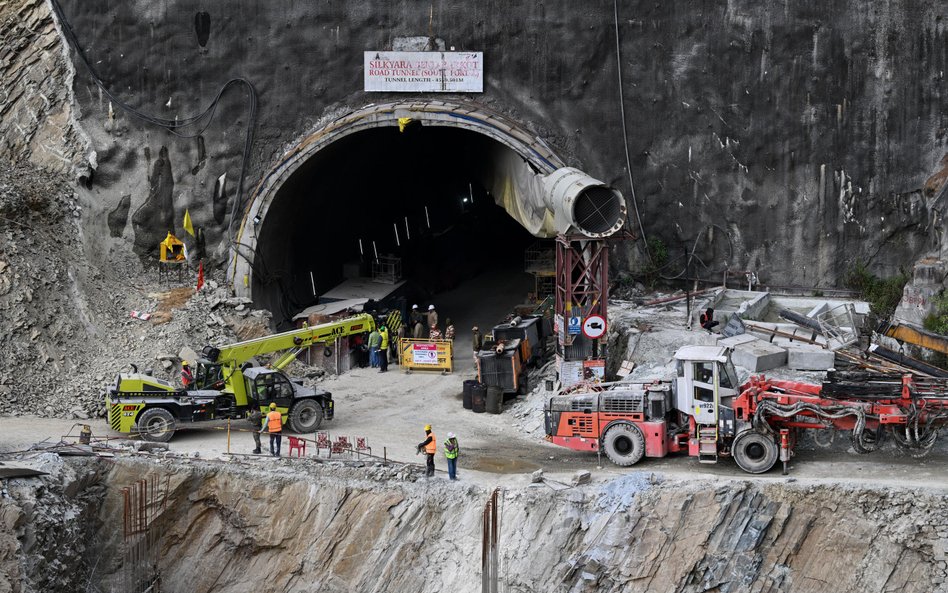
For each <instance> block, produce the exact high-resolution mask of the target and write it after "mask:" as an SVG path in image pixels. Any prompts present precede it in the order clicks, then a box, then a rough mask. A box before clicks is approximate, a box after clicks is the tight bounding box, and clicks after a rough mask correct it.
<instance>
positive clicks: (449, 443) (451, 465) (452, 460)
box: [444, 432, 461, 480]
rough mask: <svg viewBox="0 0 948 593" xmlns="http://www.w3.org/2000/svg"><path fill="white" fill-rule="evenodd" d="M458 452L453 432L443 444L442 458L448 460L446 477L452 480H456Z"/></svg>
mask: <svg viewBox="0 0 948 593" xmlns="http://www.w3.org/2000/svg"><path fill="white" fill-rule="evenodd" d="M460 452H461V447H460V446H459V445H458V438H457V437H456V436H455V435H454V433H453V432H449V433H448V440H446V441H445V442H444V457H445V459H447V460H448V477H449V478H450V479H452V480H457V479H458V453H460Z"/></svg>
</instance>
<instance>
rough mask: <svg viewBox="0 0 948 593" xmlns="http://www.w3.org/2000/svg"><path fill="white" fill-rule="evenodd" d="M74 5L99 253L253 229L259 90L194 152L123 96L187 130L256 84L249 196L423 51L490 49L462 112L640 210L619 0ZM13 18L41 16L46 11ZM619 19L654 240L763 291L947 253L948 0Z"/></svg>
mask: <svg viewBox="0 0 948 593" xmlns="http://www.w3.org/2000/svg"><path fill="white" fill-rule="evenodd" d="M60 1H61V3H62V5H63V10H64V14H65V16H66V21H67V23H68V26H69V27H71V29H72V30H73V31H74V32H75V35H76V38H77V40H78V43H79V44H80V46H81V48H82V51H83V52H84V53H85V55H86V56H87V57H88V60H89V63H90V64H92V65H93V67H94V68H95V70H96V72H97V73H98V76H100V77H101V79H102V81H103V84H104V85H105V87H106V88H107V89H109V90H110V91H111V92H112V93H113V94H114V98H113V99H110V98H109V97H108V96H107V95H106V94H105V93H104V92H103V91H102V89H100V88H97V87H96V86H95V85H94V84H93V83H92V80H91V77H90V74H89V72H88V71H86V69H85V67H84V66H83V65H82V63H81V62H80V61H79V60H78V59H77V58H76V54H75V52H73V53H72V56H73V62H74V63H75V65H76V72H77V74H76V77H75V79H74V82H73V88H72V90H73V91H74V92H75V99H76V101H77V103H78V105H76V106H74V108H78V111H80V112H81V116H82V117H81V123H82V128H83V129H84V130H86V131H87V132H88V133H89V136H90V137H91V139H92V147H93V148H94V150H95V156H96V158H95V159H94V160H93V162H94V163H95V164H96V166H97V169H96V172H95V175H94V178H93V182H92V183H91V185H90V187H89V188H88V189H86V190H83V199H84V201H85V202H86V204H84V206H85V208H86V212H87V214H88V216H87V220H86V222H87V224H88V225H89V227H90V229H89V231H90V232H88V233H87V234H86V241H87V243H88V244H89V245H90V247H91V248H92V249H93V250H94V251H95V252H108V251H109V249H108V248H107V247H108V246H110V245H111V246H115V245H118V246H122V247H123V248H125V249H127V248H128V246H129V245H132V244H133V245H134V246H135V248H136V250H137V251H138V252H139V253H143V252H146V251H148V250H149V249H152V248H153V246H154V244H155V242H156V237H159V236H160V235H163V233H164V229H165V227H166V225H167V224H168V221H172V223H173V224H174V225H175V226H177V227H179V228H180V224H181V220H182V215H183V213H184V211H185V209H189V210H190V212H191V215H192V218H193V219H194V221H195V224H196V225H198V226H201V227H204V228H205V230H206V232H207V237H208V246H209V249H210V250H211V251H212V252H216V253H218V254H223V253H224V252H225V251H226V248H227V247H228V241H227V237H228V236H230V234H232V232H233V231H232V229H233V226H234V225H233V219H234V217H235V215H236V217H237V218H239V215H240V209H239V208H237V209H235V204H234V200H235V197H236V189H237V186H238V183H237V180H238V179H239V176H240V155H241V151H242V150H243V142H244V134H245V131H246V129H247V125H248V118H249V103H248V101H249V99H248V93H247V90H246V87H245V86H240V85H233V86H231V87H229V88H228V89H227V90H226V91H225V92H224V93H223V95H222V96H221V98H220V103H219V104H218V105H217V108H216V111H215V112H214V117H213V119H211V120H202V121H201V122H199V125H196V126H193V127H190V128H187V129H178V130H176V131H177V132H179V133H186V134H188V135H192V136H194V137H190V138H181V137H179V136H175V135H173V134H171V133H170V132H169V131H168V130H167V129H165V128H162V127H158V126H155V125H152V124H150V123H143V122H142V121H141V120H139V119H135V118H133V117H131V116H130V115H129V114H128V113H127V112H126V111H124V110H122V109H121V108H119V106H118V104H117V101H119V100H120V101H123V102H125V103H128V104H129V105H130V106H131V107H134V108H135V109H138V110H140V111H141V112H143V113H147V114H149V115H151V116H154V117H158V118H163V119H166V120H170V121H171V122H174V121H175V120H177V121H179V122H180V121H182V120H184V119H185V118H187V117H188V116H191V115H194V114H196V113H200V112H201V111H202V110H203V109H204V108H205V107H207V106H208V105H210V104H211V103H212V101H213V99H214V98H215V96H216V94H217V93H218V91H219V90H220V89H221V87H222V86H223V85H224V84H225V83H226V82H227V81H228V80H231V79H233V78H236V77H242V78H245V79H246V80H248V81H250V82H251V83H252V84H253V86H254V87H255V88H256V90H257V93H258V95H259V112H258V117H257V120H256V125H255V135H256V138H255V142H254V145H253V150H252V152H251V155H252V156H251V159H250V162H249V166H248V169H247V177H246V183H245V185H246V188H247V191H249V188H252V187H253V186H255V185H256V183H257V182H258V181H259V180H260V179H261V177H262V175H263V174H264V173H265V171H267V170H268V169H269V168H270V167H272V166H273V165H274V164H275V163H276V162H278V160H279V158H280V156H281V155H282V154H283V153H284V151H285V150H286V148H287V147H288V146H291V145H292V144H293V143H294V142H296V141H298V140H299V139H300V138H302V137H303V136H304V135H305V134H307V133H309V132H311V131H313V130H315V129H318V128H319V127H321V126H322V125H325V123H327V122H328V121H330V120H331V119H332V118H334V117H336V116H338V115H340V114H342V113H345V112H347V111H350V110H353V109H358V108H360V107H363V106H365V105H367V104H370V103H379V102H381V101H384V100H388V99H391V98H392V96H387V95H385V94H378V93H366V92H363V91H362V79H361V77H362V51H363V50H372V49H380V50H385V49H391V48H393V47H401V46H404V45H406V44H408V42H409V41H411V39H412V38H421V39H422V41H424V39H426V38H429V37H430V38H432V39H433V41H432V42H430V44H429V45H431V46H432V47H440V46H441V45H442V44H443V46H444V47H447V48H449V49H450V48H451V47H454V48H455V49H457V50H459V51H461V50H475V51H483V52H484V54H485V70H486V77H485V92H484V93H483V94H480V95H469V96H462V97H450V98H452V99H455V100H457V99H469V100H473V101H476V102H478V103H481V104H483V105H486V106H489V107H491V108H493V109H495V110H498V111H501V112H504V113H505V114H507V115H509V116H511V117H512V118H514V119H515V120H516V121H519V122H521V123H522V124H523V125H524V126H526V127H527V128H529V129H532V130H533V131H534V132H535V133H536V134H537V135H538V136H539V137H540V138H542V139H543V140H544V141H545V142H546V143H548V144H549V145H550V146H551V147H552V148H553V149H554V150H555V151H557V152H558V153H559V154H560V155H561V156H563V158H564V159H565V160H566V161H567V162H568V163H569V164H572V165H577V166H580V167H582V168H584V169H585V170H587V171H588V172H589V173H591V174H592V175H594V176H597V177H599V178H602V179H604V180H606V181H608V182H610V183H613V184H615V185H616V186H617V187H618V188H620V189H621V190H622V191H623V192H624V193H625V194H626V196H630V195H631V192H630V191H629V182H628V177H627V172H626V163H625V157H624V150H623V146H622V144H623V136H622V130H621V116H620V105H619V101H618V95H619V79H620V77H619V76H618V73H617V67H616V42H615V28H614V27H615V21H614V15H613V5H612V4H611V3H608V2H606V3H598V4H594V5H584V7H583V8H582V10H580V9H578V8H577V7H576V5H575V3H571V2H566V1H563V0H558V1H556V2H547V3H542V4H537V3H532V2H530V3H510V2H506V1H505V2H497V1H488V2H480V1H479V2H461V3H457V2H446V1H443V0H436V1H433V2H429V3H419V2H413V1H409V0H401V1H397V2H359V3H349V2H335V1H330V2H321V3H310V2H281V3H278V4H274V3H267V2H260V1H250V0H239V1H235V2H228V3H226V4H225V5H216V6H212V7H208V6H206V4H205V3H201V2H198V1H197V0H167V1H164V2H160V3H154V2H145V1H143V0H134V1H130V2H124V3H91V2H83V3H80V2H78V1H76V0H60ZM13 4H14V5H16V4H21V5H23V6H27V7H31V8H30V9H31V10H32V11H33V12H34V13H35V14H37V15H38V14H39V13H40V12H41V11H42V10H43V7H44V6H45V5H42V4H39V3H38V2H36V1H34V2H26V1H25V0H23V1H21V2H18V3H13ZM618 12H619V18H618V25H619V33H620V37H621V40H622V42H621V55H622V76H621V83H622V90H623V91H624V97H625V101H624V107H625V116H626V121H627V124H628V127H629V150H630V155H631V165H632V173H633V175H634V177H635V179H636V183H635V186H636V196H637V200H638V205H639V208H640V210H641V212H642V220H643V224H644V228H645V230H646V233H647V235H648V236H650V237H659V238H661V239H662V240H663V241H664V242H665V243H666V244H667V245H668V246H669V249H670V250H671V251H672V253H673V254H677V253H678V252H679V251H683V249H684V245H685V244H687V245H689V246H690V245H692V244H693V242H694V241H695V240H696V239H697V241H698V251H697V253H698V254H699V255H700V256H701V258H702V262H703V264H704V265H705V267H701V266H700V265H699V272H701V273H704V274H706V275H708V276H714V275H715V274H714V273H715V272H717V271H718V270H720V269H722V268H723V267H724V265H725V264H726V265H729V266H730V268H731V269H732V270H733V269H752V270H755V271H758V273H759V276H760V278H761V281H762V282H764V283H771V284H774V283H777V284H779V283H784V284H790V283H793V284H800V285H806V286H813V285H824V284H834V283H836V282H837V281H838V280H839V279H840V277H841V276H842V275H843V274H844V273H845V272H846V270H847V269H849V268H850V267H851V266H852V265H853V264H854V263H855V262H856V261H857V260H858V261H862V262H865V263H868V264H869V266H870V267H871V268H872V269H873V270H874V271H876V272H878V273H880V274H883V275H885V274H889V273H893V272H895V271H897V270H898V269H899V267H903V266H908V265H910V264H911V262H913V261H914V260H915V259H917V258H918V257H919V256H921V255H923V254H928V253H931V254H935V255H938V254H940V253H942V252H943V251H944V246H943V245H942V242H941V233H940V229H941V227H942V226H943V224H944V223H943V219H942V218H941V216H942V214H941V213H942V211H943V209H944V205H943V204H942V202H943V201H944V192H943V191H942V188H943V186H944V182H945V177H946V174H948V171H946V165H945V163H946V161H945V160H943V157H944V156H945V154H946V142H948V138H946V130H948V98H946V96H945V91H944V89H945V83H944V73H945V71H946V69H948V68H946V66H948V63H946V62H948V32H946V31H945V17H946V16H948V14H946V13H948V9H946V8H945V5H944V3H942V2H936V1H934V0H921V1H912V2H909V1H908V0H898V1H895V2H889V3H885V4H872V5H866V4H865V3H864V2H854V1H847V2H838V3H830V4H827V3H823V2H814V1H811V0H800V1H794V2H789V3H786V4H785V5H782V6H780V7H775V6H771V5H768V4H761V3H758V2H749V1H738V2H723V1H721V2H711V3H702V4H694V3H690V2H664V3H657V4H656V3H646V2H620V3H618ZM37 19H38V16H36V17H34V18H33V20H32V21H29V22H33V23H34V24H33V25H31V26H30V29H31V30H48V28H49V24H48V18H47V19H46V20H42V19H40V20H37ZM42 39H44V40H46V39H47V37H42ZM38 43H39V41H33V44H34V46H36V44H38ZM44 43H50V42H49V41H46V42H44ZM409 45H410V44H409ZM37 47H39V46H37ZM43 47H45V46H43ZM46 51H48V52H49V53H50V55H53V54H54V53H55V52H52V50H51V48H50V49H48V50H46ZM34 53H35V52H34ZM8 72H9V71H8ZM60 74H63V73H62V72H61V71H58V70H57V71H53V72H52V76H50V79H49V80H51V81H52V80H60V76H59V75H60ZM5 76H6V77H7V78H10V77H11V76H12V77H14V78H15V77H16V76H17V75H16V74H5ZM65 80H66V82H68V77H67V78H66V79H65ZM63 92H65V91H62V90H60V91H59V95H62V94H63ZM402 98H404V97H402ZM22 117H25V116H21V117H20V119H22ZM40 119H42V118H40ZM50 121H53V120H50ZM205 123H206V124H207V126H206V127H205V126H204V124H205ZM42 136H43V134H42V133H39V132H38V133H37V134H36V137H42ZM17 142H19V140H17ZM67 144H69V145H72V144H73V143H71V142H67ZM225 173H226V174H227V178H226V183H225V189H224V191H223V192H221V191H220V187H219V185H218V183H217V181H218V180H219V178H220V176H221V175H223V174H225ZM221 193H223V196H221V195H220V194H221ZM245 193H246V192H245ZM216 194H217V195H216ZM215 195H216V197H215ZM222 201H223V202H225V203H222ZM244 204H246V197H245V199H244V201H243V204H241V206H243V205H244ZM225 206H226V207H225ZM129 219H131V220H129ZM106 221H107V224H108V229H106V228H105V224H106ZM709 225H710V226H709ZM229 229H230V231H229ZM723 231H726V233H725V232H723ZM935 231H938V232H935ZM179 232H180V231H179ZM620 250H622V251H623V252H625V253H627V254H628V253H630V252H631V251H632V248H631V247H629V246H626V247H624V248H620ZM618 261H620V264H619V265H620V266H628V265H630V261H629V260H628V259H627V258H625V259H623V258H620V259H619V260H618ZM672 271H673V272H674V271H675V270H672Z"/></svg>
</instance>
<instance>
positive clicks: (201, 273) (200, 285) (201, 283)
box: [196, 261, 204, 290]
mask: <svg viewBox="0 0 948 593" xmlns="http://www.w3.org/2000/svg"><path fill="white" fill-rule="evenodd" d="M203 286H204V262H203V261H202V262H200V263H199V264H198V283H197V289H196V290H201V288H203Z"/></svg>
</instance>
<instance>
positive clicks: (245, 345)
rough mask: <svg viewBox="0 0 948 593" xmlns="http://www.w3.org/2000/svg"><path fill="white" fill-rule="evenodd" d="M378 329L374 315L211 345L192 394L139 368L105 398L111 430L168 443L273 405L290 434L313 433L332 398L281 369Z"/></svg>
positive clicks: (326, 415)
mask: <svg viewBox="0 0 948 593" xmlns="http://www.w3.org/2000/svg"><path fill="white" fill-rule="evenodd" d="M374 328H375V320H374V319H373V318H372V316H371V315H368V314H362V315H356V316H354V317H347V318H345V319H340V320H337V321H331V322H328V323H322V324H319V325H314V326H312V327H306V326H304V327H302V328H300V329H295V330H291V331H287V332H283V333H279V334H274V335H272V336H265V337H262V338H255V339H252V340H246V341H244V342H238V343H236V344H231V345H229V346H222V347H220V348H217V347H214V346H206V347H205V348H204V350H202V356H203V358H201V359H199V360H198V361H196V362H197V364H196V367H197V368H196V369H195V370H196V373H195V378H194V384H193V385H191V386H189V387H188V388H187V389H184V388H180V387H177V386H175V385H173V384H171V383H170V382H168V381H163V380H161V379H158V378H156V377H152V376H151V375H146V374H143V373H139V372H137V369H135V372H133V373H120V374H119V376H118V378H117V379H116V381H115V385H114V386H113V387H110V388H109V389H108V391H107V393H106V397H105V404H106V409H107V411H108V418H109V424H111V426H112V428H113V429H114V430H116V431H118V432H122V433H138V434H140V435H141V436H142V437H143V438H145V439H146V440H149V441H158V442H166V441H168V440H170V439H171V437H172V436H173V435H174V432H175V430H176V429H177V428H178V426H179V424H194V423H198V422H204V421H210V420H221V419H227V418H231V419H236V418H245V417H246V416H247V414H248V413H249V412H250V411H251V410H252V409H254V408H259V409H260V410H261V411H265V410H266V409H267V408H268V407H269V405H270V403H271V402H273V403H276V405H277V409H278V410H279V411H280V413H281V414H283V420H284V422H288V426H289V428H290V430H292V431H293V432H297V433H308V432H313V431H315V430H316V429H317V428H319V425H320V424H321V423H322V421H323V419H324V418H325V419H326V420H331V419H332V417H333V414H334V409H333V400H332V394H331V393H329V392H328V391H325V390H315V389H310V388H308V387H304V386H303V385H302V384H301V383H299V382H298V381H293V380H291V379H289V378H288V377H287V376H286V375H284V374H283V372H282V369H283V368H284V367H286V365H288V364H290V363H291V362H292V361H293V360H295V359H296V357H297V356H298V355H299V354H300V353H301V352H303V351H304V350H305V349H306V348H308V347H310V346H312V345H314V344H327V343H330V342H332V341H334V340H335V339H336V338H341V337H345V336H350V335H353V334H360V333H363V332H371V331H372V330H373V329H374ZM275 352H279V353H280V355H279V356H278V357H277V358H276V360H274V361H273V362H272V363H271V364H269V365H267V366H266V367H260V366H253V365H252V363H251V360H252V359H253V358H254V357H255V356H260V355H264V354H272V353H275ZM133 368H134V366H133Z"/></svg>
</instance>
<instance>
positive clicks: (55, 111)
mask: <svg viewBox="0 0 948 593" xmlns="http://www.w3.org/2000/svg"><path fill="white" fill-rule="evenodd" d="M0 48H2V49H0V80H2V81H3V83H2V85H0V87H2V89H3V90H2V91H0V155H2V156H4V157H6V158H11V159H13V160H28V161H29V162H31V163H32V164H34V165H36V166H40V167H43V168H46V169H50V170H52V171H55V172H57V173H73V174H75V175H77V176H84V175H88V172H89V166H88V163H86V162H85V159H84V154H83V153H84V150H85V148H86V145H87V140H86V139H85V138H84V136H83V134H82V132H81V130H79V128H78V127H77V126H75V125H74V121H73V119H72V114H73V109H74V108H75V106H74V105H73V104H72V90H71V88H70V82H71V75H72V64H71V63H70V62H69V60H68V59H67V56H66V54H65V52H64V51H63V42H62V39H61V38H60V36H59V34H58V33H57V31H56V28H55V26H54V23H53V20H52V19H51V18H50V12H49V6H48V5H47V3H46V2H45V0H16V1H14V2H3V3H0Z"/></svg>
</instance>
